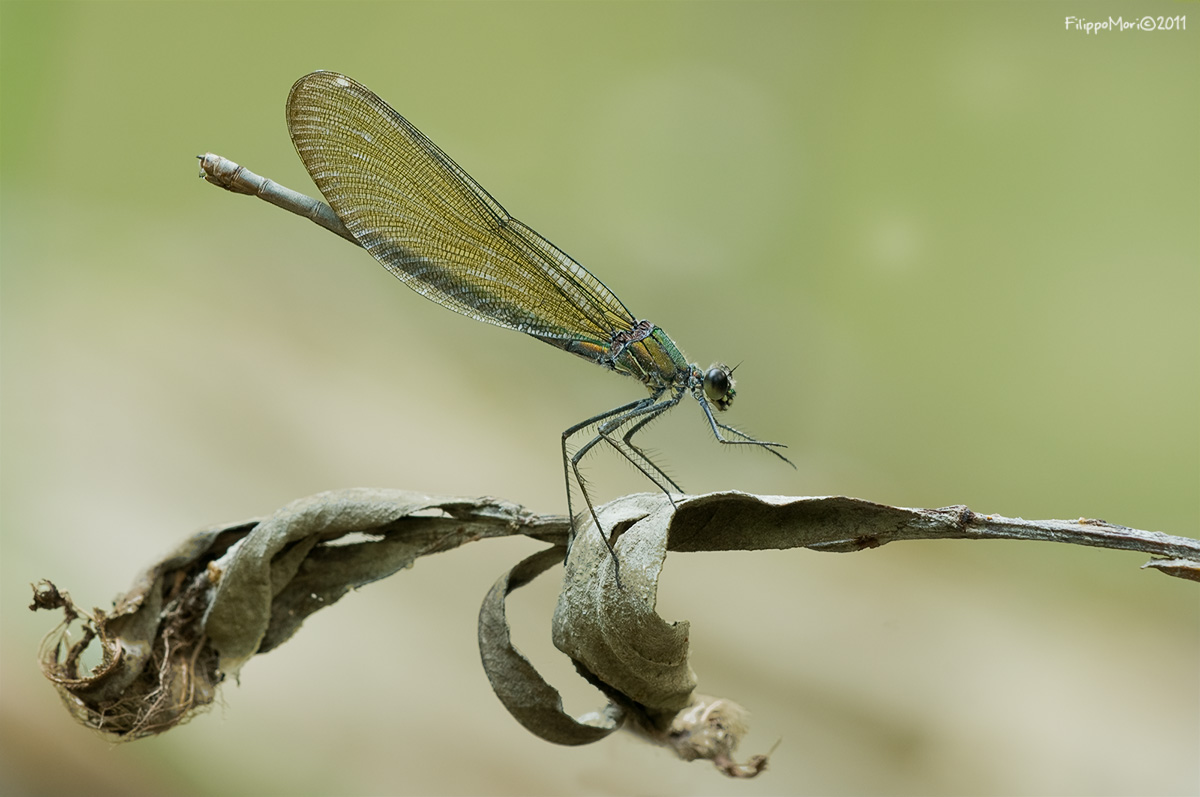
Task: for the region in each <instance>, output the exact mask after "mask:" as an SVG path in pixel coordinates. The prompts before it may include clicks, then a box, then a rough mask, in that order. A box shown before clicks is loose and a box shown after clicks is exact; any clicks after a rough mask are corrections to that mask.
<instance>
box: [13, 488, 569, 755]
mask: <svg viewBox="0 0 1200 797" xmlns="http://www.w3.org/2000/svg"><path fill="white" fill-rule="evenodd" d="M511 534H527V535H529V536H533V537H537V538H539V539H544V540H547V541H550V542H552V543H558V544H562V543H565V541H566V534H567V523H566V519H565V518H562V517H557V516H549V517H535V516H533V515H531V514H529V513H527V512H525V511H524V510H522V509H521V507H519V506H516V505H515V504H510V503H507V502H504V501H497V500H495V499H486V498H484V499H463V498H433V497H430V496H427V495H421V494H418V493H409V492H404V491H401V490H341V491H337V492H333V493H323V494H320V495H315V496H312V497H310V498H305V499H301V500H299V501H295V502H293V503H291V504H289V505H288V506H286V507H283V508H282V509H280V510H279V511H278V512H277V513H276V514H275V515H272V516H271V517H269V518H267V519H265V520H262V521H259V520H252V521H246V522H242V523H235V524H231V525H227V526H219V527H215V528H212V529H208V530H205V531H203V532H200V533H198V534H195V535H193V536H192V537H191V538H189V539H188V540H187V542H186V543H185V544H184V545H183V546H181V547H180V548H179V549H178V550H177V551H175V552H173V553H172V554H170V555H169V556H167V557H166V558H165V559H163V561H161V562H159V563H158V564H156V565H155V566H154V567H152V568H150V569H149V570H147V571H146V572H145V573H143V574H142V575H141V576H140V577H139V578H138V579H137V581H136V583H135V585H134V587H133V589H132V590H130V592H128V593H127V594H126V595H124V596H123V597H122V598H120V599H119V600H118V601H117V603H116V606H115V607H114V608H113V609H112V611H110V612H104V611H102V610H99V609H96V610H94V611H93V612H92V613H90V614H88V613H86V612H84V611H82V610H80V609H79V608H78V607H77V606H75V604H74V603H72V602H71V600H70V597H69V596H67V595H66V594H65V593H61V592H60V591H59V590H58V589H57V588H56V587H54V585H53V584H50V583H49V582H43V584H42V585H40V586H39V587H38V588H35V592H34V605H33V607H31V608H35V609H62V610H63V611H64V614H65V615H66V619H65V620H64V621H63V623H61V624H60V625H59V627H58V628H56V629H54V630H53V631H52V632H51V633H50V634H49V635H47V637H46V639H45V640H44V641H43V644H42V648H41V652H40V661H41V667H42V671H43V673H44V674H45V675H46V677H47V678H48V679H49V680H50V681H51V682H52V683H53V684H54V685H55V687H56V688H57V689H58V691H59V694H60V696H61V697H62V698H63V701H64V703H65V704H66V705H67V708H68V710H69V711H71V713H72V714H73V715H74V716H75V717H76V719H78V720H79V722H81V723H82V724H84V725H86V726H88V727H91V728H96V729H98V730H101V731H104V732H106V733H108V734H110V735H111V736H112V737H114V738H117V739H123V740H124V739H136V738H141V737H143V736H149V735H153V734H156V733H161V732H163V731H165V730H168V729H170V728H172V727H174V726H175V725H178V724H179V723H181V722H184V721H186V720H187V719H188V718H189V717H190V716H192V715H193V714H194V712H195V711H197V710H198V709H200V708H203V707H204V706H206V705H208V704H209V703H211V702H212V700H213V699H214V697H215V694H216V685H217V684H218V683H220V681H221V680H223V679H224V678H225V677H226V676H228V675H234V674H236V673H237V671H238V669H239V668H240V667H241V666H242V664H243V663H244V662H245V661H246V660H247V659H248V658H249V657H250V656H253V655H254V654H255V653H263V652H266V651H267V650H270V649H271V648H273V647H275V646H277V645H279V644H281V643H283V642H284V641H286V640H287V639H288V638H289V637H290V636H291V635H292V634H293V633H295V632H296V630H297V629H298V628H299V627H300V625H301V624H302V623H303V621H304V618H306V617H307V616H308V615H310V614H312V613H313V612H315V611H317V610H319V609H322V608H324V607H326V606H330V605H332V604H333V603H334V602H336V601H337V600H338V599H339V598H341V597H342V596H343V595H345V594H346V593H347V592H349V591H350V590H351V589H354V588H355V587H359V586H362V585H364V584H368V583H370V582H372V581H376V580H378V579H381V578H384V577H386V576H388V575H391V574H392V573H394V572H396V571H397V570H400V569H402V568H405V567H409V566H410V565H411V564H412V563H413V561H414V560H415V559H416V558H418V557H420V556H425V555H428V554H432V553H438V552H440V551H446V550H450V549H452V548H455V547H457V546H459V545H462V544H463V543H466V542H470V541H473V540H477V539H480V538H483V537H495V536H506V535H511ZM76 621H82V623H83V635H82V637H81V638H80V639H79V640H78V641H76V642H74V643H72V642H70V641H69V637H68V634H69V632H70V630H71V626H72V624H73V623H75V622H76ZM93 641H98V642H99V643H100V645H101V663H100V664H99V665H98V666H96V667H94V668H91V669H90V670H88V669H86V668H85V667H84V666H83V664H82V660H83V654H84V651H85V650H86V649H87V648H88V646H89V645H90V644H91V643H92V642H93Z"/></svg>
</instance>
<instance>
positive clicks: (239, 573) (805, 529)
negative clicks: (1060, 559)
mask: <svg viewBox="0 0 1200 797" xmlns="http://www.w3.org/2000/svg"><path fill="white" fill-rule="evenodd" d="M599 515H600V518H601V521H602V523H603V527H604V528H605V530H606V531H607V532H609V533H610V535H611V537H612V539H613V540H614V541H615V542H614V544H615V550H616V554H617V556H618V558H619V561H620V573H621V582H620V583H619V584H618V582H617V579H616V577H615V576H616V571H615V569H614V563H613V561H612V559H610V557H609V551H608V548H607V547H606V546H605V544H604V541H603V540H602V539H601V537H600V535H599V534H598V533H597V532H596V530H595V529H594V528H590V527H585V528H583V529H582V530H581V531H580V533H579V534H578V535H577V536H576V537H575V539H574V543H573V545H572V547H571V551H570V555H569V557H568V559H567V565H566V568H565V573H564V578H563V588H562V592H561V594H560V597H559V601H558V605H557V607H556V610H555V615H554V622H553V628H552V636H553V639H554V643H555V645H556V646H557V647H558V648H559V649H560V650H561V651H563V652H564V653H566V654H567V655H568V656H570V657H571V659H572V660H573V661H574V662H575V665H576V669H577V670H578V671H579V673H580V674H581V675H582V676H583V677H584V678H585V679H586V680H587V681H588V682H589V683H592V684H593V685H595V686H596V687H597V688H599V689H600V691H601V692H602V693H603V694H604V695H605V696H606V697H607V698H608V700H609V705H608V706H607V707H606V708H605V709H604V710H603V711H600V712H594V713H592V714H589V715H587V716H585V717H580V718H575V717H572V716H570V715H568V714H566V713H565V712H564V710H563V706H562V700H561V698H560V696H559V693H558V692H557V691H556V690H555V689H554V688H552V687H551V686H550V685H549V684H548V683H547V682H546V681H545V680H544V679H542V677H541V676H540V675H539V674H538V673H537V671H536V670H535V669H534V668H533V666H532V665H531V664H530V663H529V661H528V660H527V659H525V657H524V656H523V655H521V653H520V651H519V650H517V649H516V647H515V646H514V645H513V644H512V640H511V638H510V634H509V627H508V621H507V617H506V615H505V601H506V598H507V596H508V595H509V594H510V593H511V591H512V590H514V589H517V588H518V587H520V586H522V585H524V584H526V583H528V582H529V581H530V580H532V579H533V578H536V577H537V576H538V575H539V574H541V573H544V572H546V571H547V570H548V569H549V568H550V567H552V566H553V565H554V564H556V563H557V562H559V561H562V556H563V551H564V550H565V548H566V544H567V537H568V529H569V524H568V522H567V519H566V518H563V517H559V516H545V517H538V516H535V515H532V514H530V513H528V512H526V511H524V510H523V509H522V508H521V507H519V506H516V505H514V504H509V503H506V502H503V501H498V500H495V499H487V498H481V499H463V498H435V497H431V496H427V495H421V494H416V493H408V492H403V491H399V490H342V491H337V492H331V493H324V494H321V495H316V496H312V497H310V498H306V499H302V500H299V501H296V502H293V503H292V504H289V505H288V506H286V507H284V508H282V509H280V510H279V511H278V512H276V513H275V514H274V515H272V516H271V517H269V518H266V519H264V520H261V521H259V520H252V521H246V522H243V523H235V524H230V525H226V526H218V527H214V528H212V529H208V530H205V531H203V532H200V533H198V534H196V535H193V536H192V537H191V538H189V539H188V540H187V541H186V543H185V544H184V545H182V546H181V547H180V548H179V550H177V551H175V552H173V553H172V554H171V555H170V556H168V557H167V558H165V559H164V560H163V561H162V562H160V563H159V564H157V565H155V566H154V567H152V568H150V569H149V570H148V571H146V572H145V573H144V574H143V575H142V576H141V577H140V578H139V579H138V580H137V582H136V583H135V585H134V588H133V589H132V590H131V591H130V592H129V593H128V594H126V595H125V596H124V597H122V598H121V599H120V600H119V601H117V602H116V604H115V605H114V607H113V609H112V610H111V611H108V612H104V611H101V610H99V609H97V610H94V611H93V612H92V613H91V614H88V613H85V612H83V611H81V610H80V609H79V608H78V607H77V606H76V605H75V604H74V603H72V602H71V599H70V597H69V596H68V595H67V594H66V593H63V592H61V591H59V590H58V589H57V588H56V587H54V585H53V584H50V583H49V582H43V583H42V584H41V585H39V586H38V587H36V588H35V592H34V605H33V607H31V608H35V609H62V610H63V612H64V615H65V619H64V621H63V623H62V624H60V626H59V627H58V628H57V629H55V630H54V631H53V632H51V634H50V635H48V636H47V638H46V640H45V641H44V643H43V646H42V650H41V665H42V669H43V671H44V672H45V674H46V677H47V678H48V679H50V680H51V681H52V682H53V683H54V685H55V686H56V688H58V690H59V692H60V694H61V695H62V697H63V700H64V702H65V703H66V704H67V706H68V709H69V710H70V711H71V712H72V713H73V714H74V715H75V716H76V717H77V718H78V719H79V721H80V722H82V723H83V724H85V725H87V726H89V727H92V728H98V729H100V730H103V731H105V732H107V733H109V734H112V735H113V736H114V737H117V738H121V739H133V738H139V737H141V736H146V735H150V734H154V733H160V732H162V731H164V730H167V729H169V728H171V727H173V726H174V725H177V724H179V723H180V722H183V721H185V720H186V719H187V718H188V717H190V716H192V714H193V713H194V712H195V711H196V710H197V709H199V708H202V707H203V706H204V705H206V704H208V703H210V702H211V701H212V700H213V698H214V695H215V690H216V686H217V684H218V683H220V681H221V680H222V679H223V678H224V677H226V676H227V675H231V674H235V673H236V672H237V671H238V669H239V668H240V667H241V666H242V664H243V663H244V662H245V661H246V660H247V659H248V658H249V657H250V656H253V655H254V654H255V653H262V652H265V651H267V650H270V649H271V648H273V647H275V646H277V645H279V644H281V643H283V642H284V641H286V640H287V639H288V638H289V637H290V636H291V635H292V634H293V633H295V632H296V630H297V629H298V628H299V627H300V625H301V623H302V622H303V621H304V618H306V617H307V616H308V615H309V614H311V613H313V612H315V611H317V610H318V609H321V608H324V607H326V606H329V605H331V604H333V603H334V602H336V601H337V600H338V599H339V598H341V597H342V596H343V595H345V594H346V593H347V592H348V591H349V590H351V589H354V588H356V587H358V586H362V585H364V584H367V583H370V582H372V581H375V580H378V579H380V578H384V577H386V576H388V575H390V574H392V573H394V572H396V571H398V570H400V569H403V568H406V567H409V566H411V565H412V563H413V562H414V561H415V560H416V559H417V558H418V557H420V556H425V555H428V554H432V553H438V552H440V551H446V550H450V549H452V548H454V547H457V546H459V545H462V544H464V543H466V542H473V541H476V540H479V539H482V538H485V537H498V536H507V535H513V534H522V535H526V536H530V537H534V538H536V539H539V540H543V541H545V542H548V543H550V545H551V547H550V548H548V549H546V550H545V551H543V552H541V553H539V554H535V555H534V556H532V557H530V558H528V559H526V560H525V561H524V562H521V563H520V564H518V565H517V566H516V567H514V568H513V569H512V570H511V571H509V572H508V573H506V574H505V575H504V576H503V577H501V578H500V580H499V581H497V582H496V584H495V586H493V588H492V590H491V591H490V592H489V593H488V596H487V598H486V599H485V601H484V604H483V607H482V609H481V611H480V616H479V640H480V653H481V656H482V660H483V664H484V669H485V671H486V672H487V674H488V677H489V679H490V680H491V682H492V685H493V688H494V690H495V691H496V694H497V695H498V696H499V697H500V700H501V701H502V702H503V704H504V705H505V706H506V707H507V708H508V710H509V711H510V712H511V713H512V714H513V716H514V717H516V718H517V720H518V721H519V722H520V723H521V724H522V725H524V726H525V727H526V728H528V729H529V730H530V731H532V732H534V733H536V734H537V735H539V736H540V737H542V738H544V739H547V740H549V741H553V742H556V743H559V744H585V743H588V742H592V741H597V740H599V739H601V738H604V737H605V736H607V735H608V734H610V733H612V732H613V731H614V730H616V729H617V728H618V727H621V726H623V725H624V726H625V727H630V728H632V729H633V730H635V731H636V732H638V733H640V734H642V735H643V736H644V737H645V738H647V739H650V740H652V741H654V742H655V743H657V744H661V745H663V746H665V747H667V748H669V749H671V750H673V751H674V752H675V753H676V754H677V755H678V756H679V757H680V758H682V759H684V760H688V761H690V760H701V759H702V760H708V761H711V762H712V763H713V764H714V765H715V766H716V767H717V768H718V769H719V770H720V771H721V772H723V773H725V774H726V775H729V776H731V777H753V776H755V775H757V774H758V773H759V772H761V771H762V770H763V769H764V767H765V766H766V762H767V759H766V756H754V757H752V758H751V759H750V760H749V761H748V762H746V763H745V764H738V763H737V762H736V761H735V760H734V759H733V752H734V750H735V748H736V747H737V744H738V742H739V740H740V739H741V738H742V737H743V735H744V734H745V731H746V725H747V717H748V713H747V712H746V711H745V709H743V708H741V707H740V706H738V705H737V704H736V703H733V702H732V701H729V700H727V699H723V698H718V697H708V696H704V695H700V694H698V693H697V692H696V676H695V673H694V672H693V671H692V668H691V665H690V663H689V660H688V652H689V648H688V634H689V626H688V623H687V622H686V621H676V622H668V621H666V620H664V619H663V618H661V617H660V616H659V615H658V614H657V612H656V611H655V605H656V601H657V593H658V578H659V575H660V574H661V572H662V568H663V564H664V562H665V558H666V554H667V552H668V551H726V550H767V549H785V548H798V547H806V548H809V549H812V550H816V551H830V552H850V551H859V550H863V549H867V548H875V547H879V546H880V545H884V544H887V543H889V542H895V541H898V540H917V539H1020V540H1043V541H1053V542H1069V543H1074V544H1080V545H1089V546H1097V547H1107V548H1118V549H1123V550H1136V551H1142V552H1145V553H1149V554H1151V555H1153V556H1156V557H1161V558H1160V559H1156V560H1155V561H1154V562H1152V563H1151V564H1150V566H1151V567H1155V568H1156V569H1159V570H1161V571H1162V572H1164V573H1166V574H1169V575H1174V576H1178V577H1184V578H1195V574H1196V572H1197V569H1198V567H1200V566H1198V564H1197V563H1198V562H1200V542H1198V541H1196V540H1192V539H1188V538H1182V537H1171V536H1168V535H1165V534H1160V533H1157V532H1146V531H1138V530H1136V529H1129V528H1125V527H1123V526H1116V525H1113V524H1109V523H1105V522H1104V521H1099V520H1089V519H1086V518H1080V519H1078V520H1070V521H1066V520H1045V521H1027V520H1021V519H1012V518H1005V517H1000V516H998V515H981V514H978V513H974V512H972V511H971V510H969V509H967V508H966V507H961V506H954V507H944V508H941V509H906V508H903V507H891V506H884V505H881V504H876V503H872V502H870V501H861V500H857V499H852V498H844V497H822V498H789V497H781V496H753V495H746V494H744V493H735V492H727V493H712V494H708V495H702V496H692V497H683V498H677V499H676V500H675V503H672V502H671V500H670V499H668V498H667V497H666V496H664V495H661V494H642V495H634V496H628V497H626V498H623V499H620V500H617V501H614V502H612V503H610V504H607V505H605V506H603V507H601V508H600V509H599ZM74 623H82V625H83V635H82V637H81V638H80V639H78V640H77V641H74V642H71V641H70V640H69V637H68V632H69V629H70V627H71V626H72V625H73V624H74ZM92 642H98V643H99V645H100V646H101V656H100V658H101V661H100V664H99V665H97V666H95V667H93V668H91V669H90V670H86V671H85V667H84V666H83V664H82V661H83V658H84V652H85V650H86V649H87V648H88V646H89V645H90V644H91V643H92Z"/></svg>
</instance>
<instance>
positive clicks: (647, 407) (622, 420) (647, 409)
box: [563, 392, 682, 584]
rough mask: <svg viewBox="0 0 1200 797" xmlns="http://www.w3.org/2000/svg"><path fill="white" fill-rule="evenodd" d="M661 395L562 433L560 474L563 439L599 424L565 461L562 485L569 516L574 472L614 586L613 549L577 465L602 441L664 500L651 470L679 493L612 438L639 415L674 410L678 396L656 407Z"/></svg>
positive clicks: (667, 477)
mask: <svg viewBox="0 0 1200 797" xmlns="http://www.w3.org/2000/svg"><path fill="white" fill-rule="evenodd" d="M661 395H662V393H661V392H660V393H659V394H658V395H655V396H651V397H648V398H644V399H641V400H640V401H635V402H631V403H630V404H626V405H623V406H621V407H618V408H617V409H615V410H610V411H609V412H606V413H602V414H601V415H598V416H596V417H595V418H591V419H589V420H587V421H582V422H580V423H578V424H576V425H575V426H572V427H571V428H570V429H568V430H567V431H565V432H563V458H564V471H566V467H565V465H566V464H567V438H569V437H571V436H572V435H573V434H575V433H577V432H579V431H581V430H583V429H586V428H587V427H588V426H590V425H592V424H594V423H596V421H597V420H600V421H602V423H601V424H600V426H599V428H598V429H597V432H598V433H597V434H596V436H595V437H593V438H592V439H591V440H588V441H587V442H586V443H585V444H584V445H582V446H580V448H579V450H577V451H576V452H575V454H574V455H573V456H571V457H570V459H569V463H570V471H568V472H566V474H565V475H566V481H567V511H568V512H572V509H571V477H570V473H571V472H574V474H575V481H576V483H577V484H578V485H579V491H580V493H582V495H583V500H584V502H585V503H586V504H587V507H588V512H589V513H590V514H591V516H592V521H593V522H594V523H595V524H596V530H597V532H598V533H599V534H600V537H601V539H603V540H604V545H605V547H607V548H608V552H609V554H610V555H611V556H612V559H613V566H614V569H616V571H617V574H618V575H617V582H618V584H619V583H620V570H619V568H620V564H619V562H618V560H617V553H616V551H615V550H614V549H613V547H612V543H611V542H610V541H609V539H608V537H607V536H606V535H605V534H604V527H603V526H602V525H601V524H600V518H599V516H598V515H597V514H596V508H595V506H594V505H593V504H592V499H591V496H590V495H589V494H588V491H587V483H586V482H587V480H586V479H584V477H583V472H582V471H581V470H580V468H579V463H580V462H581V461H582V460H583V457H584V456H586V455H587V453H588V452H589V451H591V450H592V449H593V448H594V447H595V446H596V445H597V444H598V443H599V442H600V441H601V440H603V441H605V442H607V443H608V444H609V445H610V446H612V447H613V448H614V449H616V450H617V451H618V452H619V453H620V454H621V455H622V456H623V457H625V458H626V459H627V460H629V462H630V463H631V464H632V465H633V466H634V467H635V468H637V469H638V470H639V471H641V473H642V475H643V476H645V477H646V478H647V479H649V480H650V481H651V482H652V483H653V484H654V486H656V487H658V488H659V489H660V490H662V491H663V492H664V493H666V494H667V496H668V498H669V497H670V495H671V493H670V491H669V490H668V489H667V488H666V487H665V486H663V484H662V483H661V482H659V480H658V479H657V478H656V477H655V475H654V473H651V470H654V471H655V472H657V473H658V474H660V475H661V476H662V477H663V478H664V479H665V480H666V481H667V482H668V483H669V484H671V486H673V487H675V489H676V490H679V486H678V485H676V484H675V483H674V481H672V480H671V478H670V477H669V476H667V475H666V474H665V473H663V472H662V470H661V469H660V468H659V467H658V466H657V465H655V464H654V463H653V462H652V461H650V460H649V459H648V458H646V457H645V455H644V454H641V452H640V451H638V453H637V454H636V455H635V454H634V453H631V452H630V451H627V450H625V448H624V446H623V445H622V444H621V441H619V440H618V439H616V438H614V437H613V436H612V434H613V432H614V431H616V430H618V429H620V428H621V427H622V426H624V425H625V424H627V423H629V422H630V421H633V420H636V419H637V418H639V417H640V416H642V415H647V416H648V417H647V418H646V419H644V420H646V421H648V420H651V419H653V418H655V417H657V416H659V415H661V414H662V413H664V412H666V411H667V410H669V409H670V408H671V407H674V406H675V405H676V404H678V403H679V397H680V395H682V394H676V395H674V396H672V397H671V398H670V399H668V400H667V401H664V402H661V403H659V402H658V398H659V397H660V396H661ZM605 419H607V420H605ZM638 425H639V426H640V425H641V424H640V423H639V424H638ZM638 455H640V456H641V459H642V460H644V461H645V463H646V464H648V465H649V466H650V467H649V468H647V467H646V466H645V465H644V464H643V462H642V461H639V456H638ZM571 518H572V534H574V514H572V515H571Z"/></svg>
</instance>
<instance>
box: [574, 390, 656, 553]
mask: <svg viewBox="0 0 1200 797" xmlns="http://www.w3.org/2000/svg"><path fill="white" fill-rule="evenodd" d="M647 401H651V402H653V398H650V399H638V400H637V401H631V402H629V403H628V404H622V405H621V406H620V407H617V408H615V409H611V410H608V411H607V412H602V413H600V414H599V415H593V416H592V417H591V418H588V419H587V420H584V421H580V422H579V423H577V424H575V425H574V426H571V427H570V428H568V429H567V430H566V431H564V432H563V433H562V456H563V481H564V482H565V484H566V488H567V515H568V517H570V518H571V540H572V541H573V540H574V538H575V511H574V510H573V509H572V508H571V467H572V465H573V464H574V463H573V462H572V459H571V455H570V454H568V453H567V441H568V440H569V439H570V438H571V437H573V436H574V435H575V434H576V433H578V432H580V431H582V430H583V429H586V428H588V427H589V426H591V425H593V424H595V423H599V422H600V421H603V420H605V419H606V418H611V417H613V416H614V415H623V414H624V413H627V412H629V411H631V410H634V409H636V408H638V407H641V406H643V405H644V404H645V403H646V402H647ZM596 442H597V441H596V440H592V441H591V442H589V443H588V444H587V446H586V447H585V448H584V449H583V450H584V452H586V451H587V449H589V448H591V447H592V446H593V445H595V444H596ZM575 479H576V481H577V482H578V483H579V489H580V491H581V492H582V493H583V498H584V501H585V502H586V503H587V506H588V510H589V511H590V512H591V515H592V520H593V521H595V523H596V529H597V530H598V531H599V532H600V536H601V537H603V536H604V531H603V530H602V529H601V528H600V521H599V519H598V518H597V517H596V510H595V509H593V508H592V502H591V500H590V499H589V498H588V494H587V488H586V487H584V485H583V477H582V476H581V475H580V474H579V468H578V467H575ZM605 544H606V545H607V544H608V540H607V539H605ZM567 548H568V550H570V542H568V544H567ZM609 550H610V551H611V550H612V546H609ZM614 558H615V554H614Z"/></svg>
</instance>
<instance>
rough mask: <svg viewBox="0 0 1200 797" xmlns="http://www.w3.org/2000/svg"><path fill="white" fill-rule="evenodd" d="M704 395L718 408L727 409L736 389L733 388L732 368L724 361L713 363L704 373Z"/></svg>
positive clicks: (731, 402) (735, 393)
mask: <svg viewBox="0 0 1200 797" xmlns="http://www.w3.org/2000/svg"><path fill="white" fill-rule="evenodd" d="M704 395H705V396H706V397H707V398H708V400H709V401H711V402H712V403H713V404H716V405H717V409H719V410H727V409H729V405H731V404H733V397H734V396H736V395H737V391H736V390H734V389H733V369H732V368H730V367H729V366H728V365H726V364H725V363H713V364H712V365H710V366H709V367H708V371H707V372H706V373H705V374H704Z"/></svg>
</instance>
